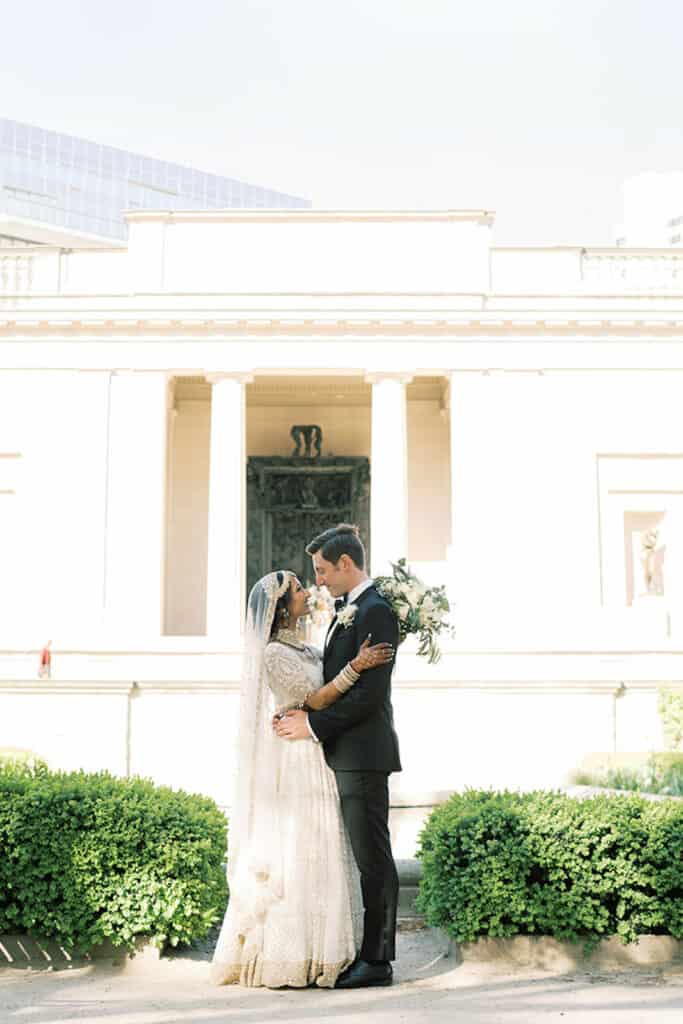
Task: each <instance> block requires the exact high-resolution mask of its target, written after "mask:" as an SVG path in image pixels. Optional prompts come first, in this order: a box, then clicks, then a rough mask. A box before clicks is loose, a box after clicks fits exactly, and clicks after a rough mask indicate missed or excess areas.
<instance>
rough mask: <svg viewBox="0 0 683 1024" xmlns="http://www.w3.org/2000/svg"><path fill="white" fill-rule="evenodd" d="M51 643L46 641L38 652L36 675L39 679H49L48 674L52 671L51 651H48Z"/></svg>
mask: <svg viewBox="0 0 683 1024" xmlns="http://www.w3.org/2000/svg"><path fill="white" fill-rule="evenodd" d="M51 643H52V640H48V642H47V643H46V644H45V646H44V647H43V649H42V650H41V652H40V667H39V669H38V675H39V676H40V678H41V679H43V678H48V679H49V678H50V672H51V669H52V651H51V650H50V644H51Z"/></svg>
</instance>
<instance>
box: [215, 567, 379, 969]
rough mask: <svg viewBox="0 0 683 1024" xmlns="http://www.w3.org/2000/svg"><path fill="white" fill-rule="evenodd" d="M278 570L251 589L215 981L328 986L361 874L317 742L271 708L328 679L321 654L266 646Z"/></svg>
mask: <svg viewBox="0 0 683 1024" xmlns="http://www.w3.org/2000/svg"><path fill="white" fill-rule="evenodd" d="M289 580H290V577H289V575H286V576H285V584H284V585H283V584H279V583H278V580H277V574H276V573H271V574H270V575H269V576H266V577H264V578H263V580H260V581H259V583H257V584H256V586H255V587H254V588H253V590H252V593H251V595H250V599H249V612H248V617H247V638H246V659H245V667H244V673H243V686H242V699H241V708H240V743H239V763H238V780H237V794H236V799H235V801H234V807H233V813H232V816H231V820H230V833H229V834H230V839H229V850H228V882H229V886H230V902H229V905H228V909H227V912H226V915H225V919H224V921H223V926H222V928H221V932H220V936H219V938H218V943H217V945H216V949H215V952H214V956H213V963H212V967H211V980H212V981H213V982H214V983H215V984H231V983H239V984H242V985H253V986H256V985H265V986H267V987H269V988H281V987H283V986H286V985H290V986H294V987H297V988H301V987H304V986H307V985H312V984H315V985H318V986H320V987H323V988H332V987H333V986H334V984H335V981H336V980H337V977H338V975H339V974H340V973H341V971H343V970H344V968H345V967H347V966H348V965H349V964H350V963H352V961H353V960H354V958H355V956H356V951H357V949H358V947H359V945H360V942H361V938H362V900H361V893H360V882H359V876H358V870H357V868H356V864H355V861H354V859H353V854H352V852H351V847H350V844H349V840H348V837H347V834H346V831H345V828H344V822H343V820H342V816H341V811H340V805H339V794H338V791H337V784H336V781H335V777H334V773H333V772H332V771H331V769H330V768H328V766H327V764H326V762H325V758H324V755H323V750H322V744H319V743H316V742H314V740H313V739H311V740H297V741H295V742H291V741H290V742H288V741H286V740H281V739H278V738H277V737H276V736H275V735H274V734H273V731H272V728H271V717H272V714H273V712H274V711H276V710H284V709H285V708H289V707H292V706H294V705H296V704H299V703H301V702H302V701H303V700H304V698H305V696H306V694H307V693H311V691H313V690H316V689H318V688H319V687H320V686H321V685H322V683H323V673H322V657H321V654H320V652H319V651H317V650H316V649H315V648H313V647H310V646H308V645H304V646H303V647H302V648H301V649H300V648H298V647H294V646H291V645H289V644H286V643H279V642H270V643H268V637H269V636H270V629H271V625H272V621H273V615H274V610H275V604H276V603H277V599H278V597H280V596H281V595H282V593H284V590H285V588H286V586H289Z"/></svg>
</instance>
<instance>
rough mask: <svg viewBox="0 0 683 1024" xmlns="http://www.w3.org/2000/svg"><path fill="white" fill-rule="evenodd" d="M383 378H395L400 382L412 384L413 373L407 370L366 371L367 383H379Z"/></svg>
mask: <svg viewBox="0 0 683 1024" xmlns="http://www.w3.org/2000/svg"><path fill="white" fill-rule="evenodd" d="M381 380H395V381H397V382H398V383H399V384H410V382H411V381H412V380H413V374H412V373H409V372H408V371H407V370H405V371H404V370H367V371H366V373H365V383H366V384H379V382H380V381H381Z"/></svg>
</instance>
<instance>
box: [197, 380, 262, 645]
mask: <svg viewBox="0 0 683 1024" xmlns="http://www.w3.org/2000/svg"><path fill="white" fill-rule="evenodd" d="M206 379H207V380H208V381H209V383H210V384H211V385H212V389H211V442H210V443H211V454H210V462H209V556H208V579H207V595H206V632H207V635H208V636H210V637H213V638H215V639H216V640H218V641H220V642H221V643H222V644H228V645H233V644H234V645H235V646H238V645H239V643H240V637H241V635H242V630H243V624H244V612H245V593H244V590H245V571H246V565H245V563H246V529H245V520H246V416H245V412H246V392H245V387H246V385H247V384H248V383H250V381H251V380H253V377H251V376H250V375H249V374H246V373H215V374H207V377H206Z"/></svg>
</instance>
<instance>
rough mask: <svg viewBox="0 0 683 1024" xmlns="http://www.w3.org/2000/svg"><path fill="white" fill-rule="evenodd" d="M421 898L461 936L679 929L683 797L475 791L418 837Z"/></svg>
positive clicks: (582, 936) (441, 812)
mask: <svg viewBox="0 0 683 1024" xmlns="http://www.w3.org/2000/svg"><path fill="white" fill-rule="evenodd" d="M418 857H420V859H421V860H422V864H423V878H422V883H421V886H420V895H419V898H418V906H419V908H420V910H421V911H422V912H423V913H424V914H425V916H426V919H427V922H428V924H430V925H433V926H437V927H440V928H443V929H444V930H445V931H446V932H448V934H449V935H451V936H452V937H453V938H454V939H455V940H456V941H458V942H473V941H474V940H476V939H478V938H480V937H482V936H493V937H498V938H508V937H511V936H514V935H534V934H537V935H552V936H554V937H555V938H557V939H562V940H574V941H576V940H579V941H583V942H584V943H586V945H587V946H591V945H593V944H595V943H597V942H598V941H599V940H600V939H601V938H606V937H608V936H610V935H619V936H620V937H621V939H622V941H623V942H624V943H627V942H633V941H635V940H636V939H637V937H638V936H639V935H643V934H653V933H654V934H668V935H673V936H674V937H676V938H678V939H680V938H683V802H681V801H673V800H666V801H648V800H645V799H643V798H642V797H637V796H617V797H615V796H612V797H609V796H598V797H594V798H593V799H589V800H578V799H572V798H570V797H567V796H564V795H563V794H560V793H548V792H535V793H527V794H519V793H508V792H503V793H491V792H478V791H474V790H472V791H467V792H465V793H464V794H462V795H456V796H454V797H452V798H451V799H450V800H449V801H448V802H447V803H445V804H442V805H441V806H440V807H438V808H436V810H435V811H434V812H433V813H432V814H431V816H430V818H429V819H428V821H427V824H426V826H425V828H424V830H423V831H422V833H421V835H420V841H419V849H418Z"/></svg>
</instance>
